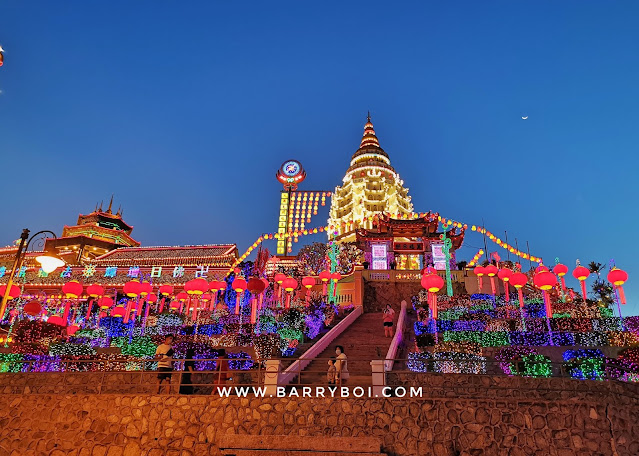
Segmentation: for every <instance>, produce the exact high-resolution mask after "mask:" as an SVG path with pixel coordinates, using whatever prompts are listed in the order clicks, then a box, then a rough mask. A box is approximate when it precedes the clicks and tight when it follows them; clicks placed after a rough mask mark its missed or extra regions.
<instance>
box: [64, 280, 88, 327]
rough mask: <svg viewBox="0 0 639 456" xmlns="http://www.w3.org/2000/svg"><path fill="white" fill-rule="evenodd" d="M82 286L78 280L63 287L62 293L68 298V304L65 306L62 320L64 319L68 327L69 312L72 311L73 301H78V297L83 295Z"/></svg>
mask: <svg viewBox="0 0 639 456" xmlns="http://www.w3.org/2000/svg"><path fill="white" fill-rule="evenodd" d="M82 290H83V287H82V284H81V283H80V282H78V281H77V280H71V281H69V282H67V283H65V284H64V285H62V292H63V293H64V296H65V297H66V298H67V302H66V304H65V306H64V313H63V314H62V318H63V319H64V323H65V325H66V323H67V318H69V310H70V309H71V299H77V298H78V296H81V295H82Z"/></svg>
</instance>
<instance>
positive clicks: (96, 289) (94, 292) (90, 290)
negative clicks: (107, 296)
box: [87, 284, 104, 298]
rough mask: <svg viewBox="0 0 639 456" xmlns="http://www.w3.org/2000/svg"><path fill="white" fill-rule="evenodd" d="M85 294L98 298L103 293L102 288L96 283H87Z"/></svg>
mask: <svg viewBox="0 0 639 456" xmlns="http://www.w3.org/2000/svg"><path fill="white" fill-rule="evenodd" d="M87 294H88V295H89V296H91V297H92V298H99V297H100V296H102V295H103V294H104V288H103V287H101V286H100V285H96V284H93V285H89V286H88V287H87Z"/></svg>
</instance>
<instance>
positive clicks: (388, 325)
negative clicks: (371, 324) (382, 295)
mask: <svg viewBox="0 0 639 456" xmlns="http://www.w3.org/2000/svg"><path fill="white" fill-rule="evenodd" d="M394 319H395V311H394V310H393V308H392V307H391V305H390V304H386V307H385V308H384V314H383V316H382V320H383V321H384V337H393V320H394Z"/></svg>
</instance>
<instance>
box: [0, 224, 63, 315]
mask: <svg viewBox="0 0 639 456" xmlns="http://www.w3.org/2000/svg"><path fill="white" fill-rule="evenodd" d="M40 234H51V235H52V236H53V238H54V239H57V236H56V235H55V233H54V232H53V231H49V230H42V231H38V232H37V233H36V234H34V235H33V236H31V237H29V230H28V229H27V228H25V229H24V230H22V234H21V235H20V244H19V245H18V251H17V252H16V258H15V260H14V261H13V268H12V269H11V273H10V274H9V280H8V281H7V289H6V291H5V293H4V296H2V304H1V305H0V319H2V318H4V313H5V312H6V310H7V303H8V298H9V293H10V292H11V285H13V277H14V276H15V274H16V272H17V271H20V268H21V267H22V263H23V261H24V254H25V253H26V252H27V251H28V250H29V245H30V244H31V241H33V240H34V239H35V238H36V237H37V236H38V235H40ZM25 244H26V245H25ZM36 261H37V262H38V263H40V266H41V267H42V270H43V271H44V272H46V273H47V274H48V273H50V272H53V271H55V270H56V269H57V268H59V267H60V266H63V265H64V264H65V263H64V260H63V259H62V258H60V257H59V256H58V255H56V254H55V253H54V252H42V255H39V256H37V257H36Z"/></svg>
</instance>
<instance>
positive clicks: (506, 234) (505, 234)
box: [504, 230, 510, 261]
mask: <svg viewBox="0 0 639 456" xmlns="http://www.w3.org/2000/svg"><path fill="white" fill-rule="evenodd" d="M504 239H506V244H508V231H506V230H504ZM506 251H507V252H508V261H510V249H506Z"/></svg>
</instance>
